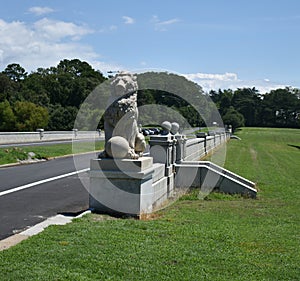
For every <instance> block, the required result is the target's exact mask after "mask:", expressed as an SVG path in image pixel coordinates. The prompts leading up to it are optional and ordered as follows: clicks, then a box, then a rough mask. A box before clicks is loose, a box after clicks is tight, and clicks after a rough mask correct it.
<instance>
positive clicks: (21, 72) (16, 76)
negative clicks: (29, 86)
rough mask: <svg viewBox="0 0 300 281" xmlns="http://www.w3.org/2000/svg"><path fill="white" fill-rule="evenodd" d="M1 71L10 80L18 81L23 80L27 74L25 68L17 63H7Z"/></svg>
mask: <svg viewBox="0 0 300 281" xmlns="http://www.w3.org/2000/svg"><path fill="white" fill-rule="evenodd" d="M3 73H4V74H5V75H6V76H7V77H9V78H10V79H11V80H12V81H15V82H19V81H21V80H24V79H25V78H26V76H27V72H26V70H25V69H24V68H23V67H22V66H21V65H19V64H17V63H11V64H9V65H8V66H7V67H6V68H5V69H4V71H3Z"/></svg>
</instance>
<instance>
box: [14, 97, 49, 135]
mask: <svg viewBox="0 0 300 281" xmlns="http://www.w3.org/2000/svg"><path fill="white" fill-rule="evenodd" d="M14 114H15V117H16V129H17V130H18V131H35V130H36V129H38V128H44V127H45V126H47V124H48V119H49V115H48V111H47V109H46V108H44V107H41V106H38V105H35V104H34V103H32V102H27V101H17V102H16V103H15V107H14Z"/></svg>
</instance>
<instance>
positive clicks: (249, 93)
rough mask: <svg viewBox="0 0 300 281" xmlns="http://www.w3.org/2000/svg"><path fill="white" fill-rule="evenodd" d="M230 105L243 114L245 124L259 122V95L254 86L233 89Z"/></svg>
mask: <svg viewBox="0 0 300 281" xmlns="http://www.w3.org/2000/svg"><path fill="white" fill-rule="evenodd" d="M232 105H233V106H234V108H235V109H236V110H237V111H238V112H240V113H241V114H243V116H244V118H245V125H246V126H256V125H258V124H259V122H260V120H259V113H260V111H261V97H260V95H259V92H258V90H257V89H255V88H243V89H237V90H236V91H234V94H233V97H232Z"/></svg>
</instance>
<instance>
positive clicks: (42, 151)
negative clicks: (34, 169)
mask: <svg viewBox="0 0 300 281" xmlns="http://www.w3.org/2000/svg"><path fill="white" fill-rule="evenodd" d="M103 147H104V141H96V142H95V144H94V143H91V142H80V143H76V146H75V149H74V150H73V147H72V143H62V144H55V145H46V144H45V145H41V146H21V147H18V146H16V147H13V148H0V165H3V164H10V163H16V162H18V160H26V159H27V158H28V153H29V152H34V153H35V154H36V156H35V158H37V159H49V158H52V157H58V156H63V155H70V154H73V153H74V152H75V153H84V152H89V151H93V150H102V149H103Z"/></svg>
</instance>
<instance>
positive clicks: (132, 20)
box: [122, 16, 135, 24]
mask: <svg viewBox="0 0 300 281" xmlns="http://www.w3.org/2000/svg"><path fill="white" fill-rule="evenodd" d="M122 19H123V20H124V23H125V24H134V23H135V19H134V18H132V17H128V16H123V17H122Z"/></svg>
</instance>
